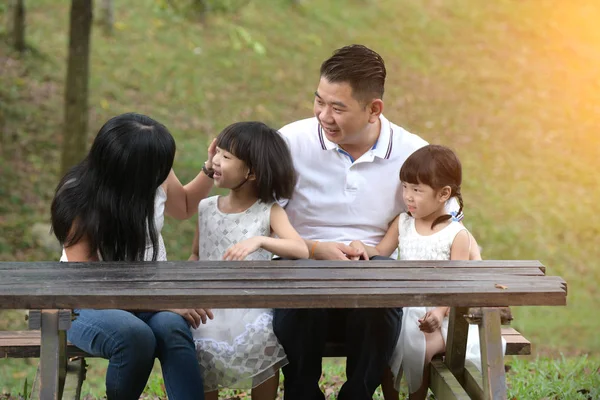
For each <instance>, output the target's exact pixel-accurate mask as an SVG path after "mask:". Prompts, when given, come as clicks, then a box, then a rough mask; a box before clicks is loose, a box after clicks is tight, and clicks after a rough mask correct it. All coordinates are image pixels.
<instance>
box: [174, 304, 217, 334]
mask: <svg viewBox="0 0 600 400" xmlns="http://www.w3.org/2000/svg"><path fill="white" fill-rule="evenodd" d="M167 311H171V312H174V313H175V314H179V315H181V316H182V317H183V319H185V320H186V321H187V323H188V324H189V325H190V326H191V327H192V328H194V329H196V328H198V327H199V326H200V324H201V323H202V324H205V323H206V321H207V320H208V319H213V318H214V315H213V313H212V311H211V310H210V309H209V308H177V309H171V310H167Z"/></svg>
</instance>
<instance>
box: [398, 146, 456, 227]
mask: <svg viewBox="0 0 600 400" xmlns="http://www.w3.org/2000/svg"><path fill="white" fill-rule="evenodd" d="M400 180H401V181H402V182H406V183H411V184H415V185H416V184H423V185H427V186H431V187H432V188H433V189H434V190H439V189H441V188H443V187H444V186H450V190H451V192H450V197H456V198H457V199H458V204H459V206H460V208H459V210H458V214H459V215H460V213H462V209H463V199H462V194H461V193H460V185H461V183H462V166H461V164H460V160H459V159H458V157H457V156H456V154H455V153H454V152H453V151H452V150H450V149H449V148H448V147H445V146H439V145H435V144H430V145H427V146H425V147H421V148H420V149H419V150H417V151H415V152H414V153H412V154H411V155H410V156H409V157H408V158H407V159H406V161H404V164H402V168H400ZM451 217H452V216H451V215H449V214H446V215H442V216H440V217H438V218H436V220H435V221H433V223H432V224H431V227H432V228H433V227H434V226H436V225H437V224H439V223H441V222H444V221H447V220H448V219H450V218H451Z"/></svg>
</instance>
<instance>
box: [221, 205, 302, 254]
mask: <svg viewBox="0 0 600 400" xmlns="http://www.w3.org/2000/svg"><path fill="white" fill-rule="evenodd" d="M271 231H272V232H273V233H274V234H276V235H277V236H278V237H277V238H273V237H267V236H255V237H252V238H250V239H246V240H243V241H241V242H239V243H237V244H235V245H233V246H231V247H230V248H228V249H227V251H226V252H225V254H223V260H227V261H239V260H244V259H245V258H246V257H247V256H248V254H251V253H253V252H255V251H256V250H258V249H260V248H263V249H265V250H267V251H268V252H270V253H273V254H276V255H278V256H281V257H283V258H308V248H307V247H306V244H305V242H304V240H302V238H301V237H300V235H299V234H298V232H296V230H295V229H294V227H292V224H291V223H290V220H289V219H288V216H287V214H286V213H285V211H284V209H283V208H281V206H280V205H279V204H277V203H275V204H273V206H272V207H271Z"/></svg>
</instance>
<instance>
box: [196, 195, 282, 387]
mask: <svg viewBox="0 0 600 400" xmlns="http://www.w3.org/2000/svg"><path fill="white" fill-rule="evenodd" d="M218 197H219V196H213V197H209V198H207V199H204V200H202V201H201V202H200V205H199V206H198V224H199V232H200V239H199V252H198V255H199V259H200V260H214V261H217V260H222V259H223V254H224V253H225V251H226V250H227V249H229V248H230V247H231V246H233V245H234V244H236V243H238V242H241V241H243V240H246V239H250V238H252V237H255V236H270V235H271V207H272V206H273V203H269V204H265V203H261V202H259V201H257V202H256V203H254V204H253V205H252V206H250V207H249V208H248V209H247V210H245V211H243V212H241V213H233V214H226V213H223V212H221V211H220V210H219V208H218ZM270 259H271V253H269V252H267V251H265V250H263V249H259V250H257V251H256V252H254V253H252V254H250V255H249V256H248V257H246V260H264V261H269V260H270ZM212 311H213V314H214V319H213V320H208V321H207V323H206V324H203V325H200V326H199V327H198V328H197V329H193V330H192V334H193V337H194V342H195V344H196V353H197V355H198V360H199V362H200V365H201V367H202V373H203V377H204V390H205V391H206V392H210V391H214V390H217V389H219V388H221V387H227V388H244V389H247V388H250V387H256V386H258V385H259V384H261V383H263V382H264V381H266V380H267V379H269V378H270V377H272V376H274V374H275V372H276V371H278V370H279V368H281V367H283V366H284V365H285V364H287V358H286V356H285V352H284V350H283V347H282V346H281V345H280V344H279V342H278V341H277V337H276V336H275V334H274V333H273V312H272V310H270V309H213V310H212Z"/></svg>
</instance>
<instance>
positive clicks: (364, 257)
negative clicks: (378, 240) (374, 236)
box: [348, 240, 369, 260]
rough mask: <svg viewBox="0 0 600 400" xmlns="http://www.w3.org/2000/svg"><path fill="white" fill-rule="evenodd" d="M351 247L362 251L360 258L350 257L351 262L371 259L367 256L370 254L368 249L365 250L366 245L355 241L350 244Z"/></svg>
mask: <svg viewBox="0 0 600 400" xmlns="http://www.w3.org/2000/svg"><path fill="white" fill-rule="evenodd" d="M350 247H352V248H354V249H356V250H358V251H360V252H361V254H360V255H358V256H351V257H348V259H349V260H367V259H368V258H369V256H368V255H367V254H368V253H367V249H366V248H365V245H364V244H363V243H362V242H361V241H360V240H353V241H352V242H351V243H350Z"/></svg>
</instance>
